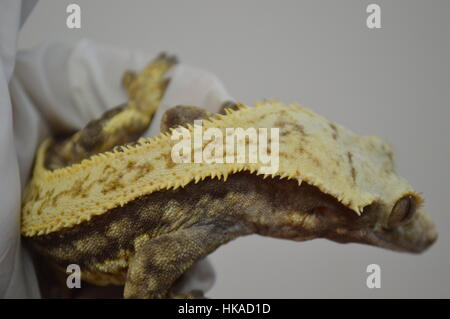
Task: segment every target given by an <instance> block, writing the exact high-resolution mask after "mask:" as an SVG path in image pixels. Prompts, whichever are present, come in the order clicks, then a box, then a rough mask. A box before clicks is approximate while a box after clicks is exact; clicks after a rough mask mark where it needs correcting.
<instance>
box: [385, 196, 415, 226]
mask: <svg viewBox="0 0 450 319" xmlns="http://www.w3.org/2000/svg"><path fill="white" fill-rule="evenodd" d="M416 207H417V203H416V200H415V199H414V197H413V196H411V195H407V196H403V197H402V198H400V199H399V200H398V201H397V203H395V205H394V208H392V211H391V214H390V215H389V220H388V227H397V226H399V225H400V224H403V223H405V222H406V221H408V220H410V219H411V218H412V217H413V216H414V213H415V212H416Z"/></svg>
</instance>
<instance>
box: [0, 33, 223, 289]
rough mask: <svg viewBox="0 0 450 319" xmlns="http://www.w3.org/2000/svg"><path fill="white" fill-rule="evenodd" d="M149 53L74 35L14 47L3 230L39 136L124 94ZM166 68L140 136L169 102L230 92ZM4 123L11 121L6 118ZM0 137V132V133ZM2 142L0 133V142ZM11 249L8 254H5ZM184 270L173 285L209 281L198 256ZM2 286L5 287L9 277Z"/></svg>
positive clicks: (195, 72) (215, 104) (191, 71)
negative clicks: (125, 82) (129, 74)
mask: <svg viewBox="0 0 450 319" xmlns="http://www.w3.org/2000/svg"><path fill="white" fill-rule="evenodd" d="M156 55H157V52H156V51H155V52H153V54H143V53H142V52H137V51H132V50H127V49H120V48H116V47H110V46H105V45H100V44H97V43H93V42H91V41H88V40H81V41H79V42H77V43H67V42H56V43H55V42H52V43H44V44H42V45H40V46H38V47H36V48H33V49H30V50H26V51H19V52H18V53H17V56H16V65H15V69H14V74H13V76H12V79H11V81H10V85H9V89H10V96H11V101H12V105H13V107H12V110H13V111H12V114H9V115H8V116H9V121H11V120H12V123H13V128H14V140H13V143H12V141H9V143H10V144H11V145H10V149H11V150H12V152H11V153H10V154H9V155H8V156H9V157H11V158H9V159H7V161H8V163H10V164H8V168H11V167H13V165H17V166H18V168H19V169H18V171H17V169H16V170H9V172H10V173H9V174H10V175H11V174H13V173H11V172H16V173H15V174H16V175H12V176H10V177H9V178H10V179H11V180H17V179H19V180H20V186H19V183H17V185H16V184H11V185H14V188H11V189H10V190H9V192H10V193H11V194H9V195H10V196H9V197H7V196H3V194H0V196H1V198H0V199H1V201H2V207H5V203H7V204H9V205H10V206H8V212H9V215H11V216H12V215H13V217H11V218H13V219H14V220H15V221H14V223H13V222H10V221H9V226H8V224H3V223H2V222H3V221H4V220H5V217H4V216H2V214H4V212H1V213H0V227H3V228H8V227H13V228H14V229H13V230H11V229H10V230H8V234H9V236H10V237H11V236H17V234H18V228H17V225H18V222H17V220H18V218H19V214H20V192H21V189H23V186H24V185H25V183H26V180H27V179H28V177H29V174H30V170H31V165H32V161H33V156H34V153H35V151H36V148H37V146H38V145H39V143H40V142H41V141H42V140H43V138H45V137H46V136H48V135H49V134H52V133H61V132H68V131H72V130H74V129H80V128H82V127H83V126H84V125H85V124H86V123H87V122H88V121H89V120H91V119H94V118H96V117H98V116H99V115H101V114H102V113H103V112H104V111H105V110H107V109H108V108H111V107H114V106H117V105H119V104H121V103H123V102H125V101H126V95H125V93H124V91H123V89H122V88H121V76H122V74H123V72H124V71H125V70H134V71H139V70H141V69H142V68H143V67H144V66H145V65H146V64H147V63H148V62H149V61H150V60H151V59H153V58H154V57H155V56H156ZM169 76H170V77H171V81H170V84H169V86H168V88H167V91H166V94H165V96H164V98H163V101H162V103H161V106H160V108H159V109H158V110H157V112H156V114H155V117H154V119H153V121H152V123H151V125H150V127H149V129H148V131H147V133H146V134H145V135H146V136H154V135H156V134H158V132H159V121H160V119H161V116H162V114H163V113H164V112H165V110H167V109H168V108H170V107H172V106H175V105H179V104H184V105H196V106H200V107H203V108H206V109H208V110H209V111H211V112H216V111H218V110H219V109H220V107H221V105H222V103H223V102H225V101H227V100H232V98H231V97H230V96H229V95H228V93H227V92H226V90H225V89H224V87H223V85H222V83H221V82H220V81H219V80H218V79H217V78H216V77H215V76H214V75H212V74H210V73H209V72H206V71H203V70H200V69H197V68H194V67H190V66H187V65H183V64H180V65H178V66H176V67H175V68H174V69H173V70H171V71H170V73H169ZM0 98H1V96H0ZM2 121H3V118H2ZM5 122H8V121H7V120H6V121H5ZM7 124H8V123H7ZM8 125H9V126H11V123H9V124H8ZM0 129H1V128H0ZM0 138H4V136H3V135H0ZM7 143H8V142H7V141H2V145H1V146H3V145H5V144H7ZM13 144H14V145H13ZM3 155H4V156H5V154H3ZM14 163H15V164H14ZM8 168H7V167H6V166H5V167H1V169H2V172H1V173H2V174H3V172H7V171H8ZM17 174H18V175H19V176H17ZM4 201H5V202H4ZM5 239H6V237H5V236H4V234H3V233H0V243H2V245H5V244H4V240H5ZM18 247H19V246H17V245H16V246H14V247H12V246H11V247H8V246H7V247H6V248H5V247H3V251H8V250H11V249H19V248H18ZM1 248H2V247H0V269H2V268H1V266H2V265H3V264H7V261H5V258H4V257H2V255H1V253H2V250H1ZM5 249H6V250H5ZM12 255H14V254H12ZM12 255H11V256H12ZM16 255H17V254H16ZM11 256H10V257H8V258H9V259H10V260H11ZM2 263H3V264H2ZM9 263H11V261H10V262H9ZM29 272H30V270H29V269H28V270H27V271H23V272H22V273H23V275H26V274H27V273H29ZM1 275H4V276H5V278H6V277H7V276H9V275H10V274H9V273H6V272H4V273H2V272H0V292H1V288H2V277H1ZM187 277H188V278H187V280H185V281H183V285H181V287H180V290H181V291H183V292H184V291H187V290H190V289H201V290H204V291H206V290H208V289H210V288H211V286H212V284H213V281H214V272H213V270H212V267H211V265H210V264H209V262H208V261H207V260H202V261H200V262H198V263H197V264H196V265H194V267H193V269H191V270H190V271H189V272H188V276H187ZM33 278H34V277H33ZM32 280H33V279H31V281H32ZM6 281H7V280H6ZM31 285H33V283H32V284H31ZM8 286H9V287H12V286H14V284H9V285H8Z"/></svg>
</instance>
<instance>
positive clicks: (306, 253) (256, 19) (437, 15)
mask: <svg viewBox="0 0 450 319" xmlns="http://www.w3.org/2000/svg"><path fill="white" fill-rule="evenodd" d="M71 2H76V3H78V4H79V5H80V6H81V9H82V28H81V30H69V29H67V28H66V26H65V19H66V13H65V8H66V6H67V4H69V3H71ZM371 2H375V3H377V4H379V5H380V6H381V9H382V29H380V30H369V29H368V28H367V27H366V25H365V21H366V17H367V14H366V12H365V9H366V6H367V5H368V4H369V3H371ZM371 2H369V1H335V0H330V1H318V0H311V1H261V0H259V1H256V0H254V1H248V0H246V1H243V0H233V1H230V0H228V1H207V0H205V1H192V0H191V1H167V0H152V1H148V0H147V1H111V0H108V1H106V0H104V1H99V0H97V1H92V0H91V1H81V0H78V1H55V0H42V1H40V2H39V3H38V5H37V6H36V8H35V11H34V12H33V13H32V15H31V17H30V19H29V20H28V21H27V23H26V24H25V26H24V29H23V31H22V33H21V37H20V41H19V46H20V47H21V48H24V47H30V46H32V45H35V44H37V43H39V42H41V41H43V40H47V39H69V40H72V39H73V40H76V39H80V38H82V37H88V38H91V39H94V40H97V41H100V42H104V43H109V44H113V45H117V46H121V47H129V48H136V49H142V50H144V51H145V52H148V53H149V58H150V57H152V56H153V54H155V53H157V52H158V51H161V50H167V51H169V52H173V53H176V54H177V55H178V56H179V57H180V59H181V61H182V62H184V63H187V64H190V65H194V66H198V67H202V68H205V69H208V70H210V71H211V72H213V73H215V74H216V75H217V76H218V77H219V78H220V79H222V81H223V82H224V83H225V85H226V86H227V88H228V90H229V92H230V93H231V94H232V95H233V96H234V97H235V98H236V99H237V100H239V101H242V102H245V103H252V102H253V101H254V100H260V99H262V98H265V97H276V98H280V99H282V100H283V101H285V102H291V101H298V102H300V103H301V104H303V105H304V106H307V107H309V108H312V109H313V110H315V111H316V112H317V113H319V114H322V115H324V116H326V117H327V118H329V119H331V120H333V121H336V122H338V123H340V124H343V125H345V126H347V127H349V128H351V129H352V130H354V131H356V132H357V133H359V134H365V135H372V134H373V135H379V136H382V137H383V138H385V139H386V140H388V141H390V142H391V143H393V144H394V146H395V149H396V160H397V166H398V171H399V173H400V174H401V175H403V176H405V177H407V178H408V179H409V180H410V182H411V183H412V184H413V185H414V186H415V188H416V189H417V190H418V191H420V192H423V195H424V197H425V200H426V207H427V209H428V210H429V211H430V212H431V214H432V218H433V219H434V220H435V222H436V223H437V226H438V230H439V233H440V237H439V239H438V242H437V243H436V244H435V245H434V246H433V247H432V248H431V249H430V250H429V251H427V252H426V253H424V254H422V255H408V254H400V253H394V252H390V251H387V250H382V249H379V248H373V247H369V246H362V245H357V244H349V245H345V246H344V245H339V244H336V243H333V242H329V241H326V240H314V241H310V242H303V243H298V242H290V241H283V240H276V239H271V238H264V237H260V236H250V237H246V238H239V239H237V240H236V241H234V242H232V243H230V244H228V245H226V246H223V247H221V248H219V249H218V250H217V251H216V252H215V253H214V254H212V258H211V260H212V262H213V264H214V266H215V269H216V270H217V281H216V284H215V286H214V288H213V289H212V290H211V291H210V293H209V294H208V296H209V297H214V298H220V297H222V298H229V297H230V298H231V297H236V298H240V297H256V298H259V297H269V298H278V297H284V298H307V297H326V298H335V297H344V298H345V297H362V298H380V297H385V298H391V297H406V298H413V297H425V298H427V297H439V298H440V297H445V298H449V297H450V256H449V250H450V233H449V232H447V229H449V227H450V218H449V211H448V208H447V203H448V201H449V200H450V167H449V166H450V147H449V146H450V141H449V139H450V125H449V120H450V106H449V101H450V85H449V84H450V43H449V42H450V36H449V31H450V18H449V14H450V1H448V0H443V1H437V0H434V1H425V0H422V1H412V0H409V1H399V0H396V1H379V0H378V1H371ZM370 263H377V264H379V265H380V266H381V269H382V282H381V289H368V288H367V287H366V283H365V282H366V276H367V274H366V272H365V270H366V266H367V265H368V264H370Z"/></svg>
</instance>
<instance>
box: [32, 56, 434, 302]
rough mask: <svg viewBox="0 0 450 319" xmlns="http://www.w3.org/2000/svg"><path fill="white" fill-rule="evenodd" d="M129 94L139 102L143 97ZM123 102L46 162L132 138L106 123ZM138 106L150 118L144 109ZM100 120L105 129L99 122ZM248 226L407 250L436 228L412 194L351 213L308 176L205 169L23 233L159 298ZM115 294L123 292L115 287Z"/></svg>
mask: <svg viewBox="0 0 450 319" xmlns="http://www.w3.org/2000/svg"><path fill="white" fill-rule="evenodd" d="M157 65H159V64H157ZM149 73H150V74H152V72H149V71H148V70H147V73H144V74H147V76H148V74H149ZM163 73H164V72H162V73H160V74H163ZM133 79H135V76H132V75H130V74H128V75H127V76H126V78H125V80H124V82H125V83H126V84H127V85H128V86H130V85H131V83H133ZM152 81H153V80H152ZM158 81H159V80H158ZM138 83H142V81H141V82H138ZM135 87H138V85H137V84H135ZM142 87H145V85H143V84H142ZM142 90H144V89H142ZM128 92H129V94H131V95H132V93H130V92H135V91H133V90H128ZM133 94H135V93H133ZM162 94H163V92H162V93H161V92H159V93H158V94H156V95H155V96H159V97H161V96H162ZM130 99H131V97H130ZM140 99H142V95H141V97H140ZM137 100H138V102H136V104H138V105H140V107H139V108H140V109H142V108H143V106H144V105H146V104H145V103H140V102H139V99H137ZM128 105H130V104H128ZM224 107H226V108H229V107H231V108H233V107H234V106H233V105H232V104H227V105H225V106H224ZM126 108H128V106H125V107H120V108H118V109H117V110H114V111H110V113H109V114H105V115H104V116H103V117H102V119H100V120H97V121H94V122H92V123H93V124H90V125H88V127H87V128H86V129H85V130H83V131H81V133H79V134H78V136H83V135H84V136H85V137H86V139H87V140H89V139H90V138H92V139H98V135H101V136H102V137H101V138H100V140H101V141H100V142H99V143H98V144H96V146H95V147H92V148H88V149H87V150H85V151H84V152H85V153H84V156H83V151H76V150H75V151H73V150H74V149H80V145H81V144H82V143H79V141H80V140H77V139H72V142H69V144H70V145H71V146H70V147H68V148H69V149H70V148H72V151H71V152H69V153H66V152H64V151H61V152H60V151H58V150H55V149H53V150H52V149H50V150H49V151H48V153H47V158H46V165H47V167H48V168H49V169H54V168H60V167H65V166H70V165H72V164H73V163H78V162H80V161H81V160H82V159H84V158H88V157H89V156H92V154H95V153H98V152H103V151H105V150H109V149H111V148H112V147H114V146H117V145H120V144H123V143H124V141H125V143H129V142H133V141H134V140H136V138H137V137H136V136H137V135H139V134H137V133H136V130H135V129H134V128H133V129H131V130H130V127H132V126H130V125H129V122H127V121H123V122H121V121H117V122H116V124H115V125H112V126H111V125H110V123H111V122H114V121H115V120H116V119H117V117H116V116H121V115H122V114H123V111H124V110H125V109H126ZM133 108H134V106H133ZM115 112H117V113H115ZM139 112H141V111H139ZM143 113H147V114H150V115H149V117H150V118H151V114H152V112H151V111H143ZM209 116H210V114H209V113H207V112H205V111H204V110H201V109H199V108H196V107H192V106H178V107H175V108H173V109H171V110H169V111H167V112H166V114H165V115H164V116H163V119H162V123H161V131H163V132H164V131H168V129H169V128H170V127H175V126H178V125H186V124H188V123H192V122H193V121H194V120H195V119H205V118H208V117H209ZM125 118H127V119H128V118H129V117H125ZM117 123H118V124H117ZM148 123H149V120H148ZM148 123H147V125H148ZM108 125H110V126H109V129H111V127H112V128H113V129H112V130H110V131H108V129H105V127H108ZM277 125H278V126H279V127H280V128H281V129H282V130H281V136H283V134H284V132H285V131H283V127H284V126H289V128H288V129H289V130H293V129H294V130H296V129H298V130H301V131H302V130H304V128H303V127H302V126H297V127H293V124H292V123H291V122H283V121H281V122H280V123H278V124H277ZM329 126H330V129H331V130H332V132H334V134H333V136H334V137H333V138H334V139H338V138H339V135H340V134H343V133H344V132H342V130H341V129H340V128H338V127H336V126H334V124H331V123H330V124H329ZM140 130H141V131H143V130H144V129H143V127H142V128H141V129H140ZM99 132H100V133H99ZM111 132H113V135H114V134H119V133H118V132H120V135H122V136H124V137H119V138H117V137H115V136H109V134H111ZM304 133H305V132H302V134H304ZM304 135H305V134H304ZM105 141H106V142H105ZM110 141H114V142H110ZM83 147H84V146H83ZM119 148H120V147H119ZM81 149H82V148H81ZM73 152H75V155H73V154H74V153H73ZM77 152H78V153H77ZM70 154H72V155H70ZM353 156H354V155H353V153H348V155H347V161H348V163H349V165H350V166H349V167H350V171H351V172H352V174H351V175H352V176H353V177H352V178H353V179H356V178H358V177H357V176H356V175H357V174H358V171H357V170H356V169H354V166H353V161H354V160H356V159H353ZM355 183H356V181H355ZM249 234H259V235H263V236H270V237H276V238H285V239H291V240H297V241H303V240H310V239H315V238H327V239H330V240H333V241H336V242H341V243H346V242H356V243H364V244H370V245H375V246H379V247H384V248H388V249H393V250H399V251H407V252H414V253H418V252H421V251H423V250H425V249H426V248H427V247H429V246H430V245H431V244H432V243H433V242H434V241H435V240H436V236H437V235H436V231H435V229H434V226H433V224H432V222H431V221H430V220H429V218H428V216H427V215H426V213H425V212H424V210H423V209H422V207H421V202H420V199H419V198H418V197H417V196H415V195H414V194H407V195H402V196H400V197H398V198H394V199H393V200H391V201H390V202H386V201H384V202H376V201H375V202H373V203H371V204H370V205H367V206H365V207H364V209H363V212H362V213H361V215H360V216H358V215H357V214H355V212H354V211H353V210H352V209H350V208H349V207H348V206H346V205H344V204H342V202H340V201H339V200H338V199H336V198H335V197H333V196H331V195H327V194H325V193H324V192H323V191H321V190H320V188H319V187H315V186H312V185H310V184H308V183H306V182H303V183H302V184H301V185H299V183H298V182H297V181H295V180H289V179H283V178H279V177H270V178H264V177H263V176H261V175H256V174H252V173H251V172H236V173H234V174H231V175H230V176H229V177H228V179H226V180H221V179H213V178H209V177H208V178H206V179H204V180H202V181H201V182H200V183H189V184H187V185H186V186H184V187H183V188H178V189H164V190H159V191H155V192H152V193H150V194H147V195H143V196H140V197H138V198H136V199H134V200H131V201H129V202H127V203H125V204H124V205H123V206H118V207H115V208H113V209H110V210H109V211H108V212H106V213H104V214H101V215H96V216H93V217H92V218H90V219H89V220H87V221H83V222H81V223H79V224H77V225H74V226H72V227H66V228H61V229H58V230H56V231H53V232H49V233H47V234H41V235H34V236H31V237H29V236H27V237H25V241H26V243H27V245H29V247H31V249H32V250H33V252H34V254H35V255H36V256H38V257H37V259H38V261H39V262H40V263H41V265H47V264H50V265H53V266H52V267H54V268H55V269H61V270H64V269H65V268H66V267H67V265H68V264H72V263H75V264H78V265H79V266H80V267H81V270H82V276H83V279H84V280H86V281H87V282H90V283H93V284H95V285H111V284H113V285H118V286H123V287H124V288H123V296H124V297H126V298H167V297H198V296H199V293H198V292H192V293H187V294H184V295H181V296H177V295H176V294H175V292H174V290H173V287H174V286H175V285H176V281H177V280H179V279H180V278H181V277H182V275H183V274H184V273H185V272H186V271H187V270H188V269H189V268H190V267H191V266H192V265H193V263H194V262H196V261H197V260H199V259H201V258H203V257H205V256H207V255H208V254H210V253H211V252H212V251H214V250H215V249H217V248H218V247H219V246H221V245H223V244H225V243H227V242H229V241H230V240H233V239H235V238H237V237H239V236H244V235H249ZM52 269H53V268H52ZM45 270H46V269H45V267H44V272H45ZM117 292H119V293H122V289H121V288H120V289H119V290H116V293H117ZM49 295H50V296H55V295H52V294H49ZM95 296H96V295H95V294H94V295H91V297H95ZM97 296H98V295H97Z"/></svg>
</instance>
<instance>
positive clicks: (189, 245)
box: [124, 224, 245, 298]
mask: <svg viewBox="0 0 450 319" xmlns="http://www.w3.org/2000/svg"><path fill="white" fill-rule="evenodd" d="M244 233H245V230H244V229H243V228H241V227H236V226H233V227H231V226H223V225H219V226H217V225H212V224H209V225H194V226H191V227H189V228H185V229H181V230H178V231H176V232H174V233H170V234H166V235H162V236H159V237H156V238H151V239H144V240H141V241H139V240H138V242H137V244H136V248H135V249H136V250H135V255H134V257H133V258H132V260H131V261H130V264H129V268H128V274H127V280H126V283H125V290H124V297H125V298H168V297H177V296H175V295H173V294H171V288H172V286H173V284H174V282H175V281H176V279H178V278H179V277H180V276H181V275H182V274H183V273H184V272H185V271H187V270H188V269H189V268H190V267H191V266H192V265H193V264H194V262H195V261H197V260H199V259H200V258H202V257H204V256H206V255H208V254H209V253H211V252H212V251H214V250H215V249H217V248H218V247H219V246H220V245H222V244H225V243H226V242H228V241H230V240H232V239H234V238H236V237H237V236H239V235H242V234H244ZM179 297H185V298H190V297H201V294H198V292H196V291H193V292H191V293H188V294H185V295H180V296H179Z"/></svg>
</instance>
